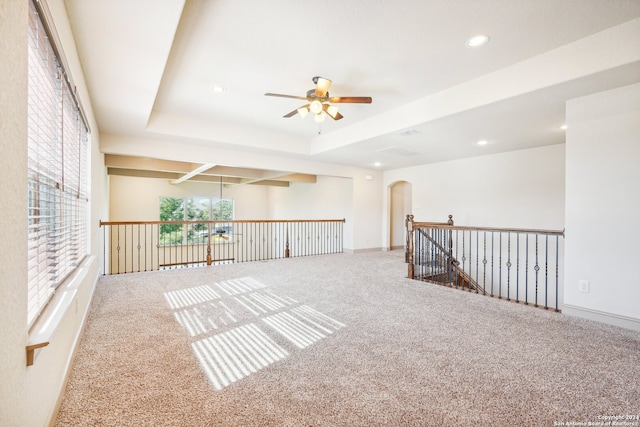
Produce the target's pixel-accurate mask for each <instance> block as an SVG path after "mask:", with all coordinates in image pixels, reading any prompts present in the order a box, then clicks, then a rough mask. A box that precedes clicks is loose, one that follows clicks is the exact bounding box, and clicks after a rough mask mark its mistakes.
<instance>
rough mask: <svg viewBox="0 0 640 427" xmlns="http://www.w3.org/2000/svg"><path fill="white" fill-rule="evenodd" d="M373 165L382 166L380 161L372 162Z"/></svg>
mask: <svg viewBox="0 0 640 427" xmlns="http://www.w3.org/2000/svg"><path fill="white" fill-rule="evenodd" d="M373 166H375V167H380V166H382V163H380V162H375V163H374V164H373Z"/></svg>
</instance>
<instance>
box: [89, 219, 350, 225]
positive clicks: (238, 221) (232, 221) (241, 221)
mask: <svg viewBox="0 0 640 427" xmlns="http://www.w3.org/2000/svg"><path fill="white" fill-rule="evenodd" d="M292 222H304V223H307V222H343V223H345V222H346V219H344V218H342V219H215V220H214V219H210V220H185V221H102V220H100V227H102V226H106V225H144V224H220V223H225V224H248V223H263V224H265V223H292Z"/></svg>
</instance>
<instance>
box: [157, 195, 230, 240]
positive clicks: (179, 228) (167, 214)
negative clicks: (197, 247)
mask: <svg viewBox="0 0 640 427" xmlns="http://www.w3.org/2000/svg"><path fill="white" fill-rule="evenodd" d="M198 220H202V221H221V222H220V223H214V224H213V227H214V228H215V230H212V233H213V234H214V235H215V234H226V233H231V232H232V231H233V229H232V227H233V226H232V224H230V223H227V224H225V223H223V221H231V220H233V200H232V199H218V198H208V197H192V198H188V197H185V198H181V197H160V221H198ZM208 230H209V226H208V225H207V224H204V223H203V224H192V225H189V226H188V227H186V228H185V227H183V225H182V224H162V225H161V226H160V244H161V245H176V244H186V243H187V242H189V243H202V242H205V241H206V239H207V236H208Z"/></svg>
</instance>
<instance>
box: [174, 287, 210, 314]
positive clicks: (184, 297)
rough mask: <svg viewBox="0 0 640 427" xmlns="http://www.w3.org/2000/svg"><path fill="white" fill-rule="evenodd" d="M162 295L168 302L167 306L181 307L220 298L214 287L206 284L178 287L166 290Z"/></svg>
mask: <svg viewBox="0 0 640 427" xmlns="http://www.w3.org/2000/svg"><path fill="white" fill-rule="evenodd" d="M164 297H165V298H166V299H167V302H168V303H169V307H171V308H173V309H175V308H181V307H188V306H190V305H197V304H201V303H203V302H207V301H213V300H216V299H218V298H220V294H218V293H217V292H216V291H215V290H214V289H212V288H211V287H210V286H208V285H203V286H196V287H193V288H186V289H179V290H177V291H172V292H166V293H165V294H164Z"/></svg>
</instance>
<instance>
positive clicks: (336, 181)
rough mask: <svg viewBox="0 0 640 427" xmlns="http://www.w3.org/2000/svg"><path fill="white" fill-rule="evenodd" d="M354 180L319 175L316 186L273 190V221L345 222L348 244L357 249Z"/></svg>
mask: <svg viewBox="0 0 640 427" xmlns="http://www.w3.org/2000/svg"><path fill="white" fill-rule="evenodd" d="M352 201H353V180H352V179H350V178H337V177H330V176H318V177H317V181H316V183H315V184H310V183H291V186H290V187H288V188H285V187H272V188H270V189H269V218H271V219H345V220H346V222H345V224H344V245H345V248H349V249H351V248H353V212H352Z"/></svg>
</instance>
